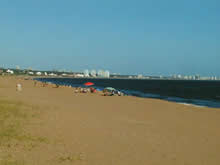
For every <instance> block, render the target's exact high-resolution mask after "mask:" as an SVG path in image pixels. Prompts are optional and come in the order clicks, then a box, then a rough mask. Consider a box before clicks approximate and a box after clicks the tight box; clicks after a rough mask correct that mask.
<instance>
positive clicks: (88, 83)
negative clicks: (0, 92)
mask: <svg viewBox="0 0 220 165" xmlns="http://www.w3.org/2000/svg"><path fill="white" fill-rule="evenodd" d="M84 85H85V86H92V85H94V83H92V82H87V83H85V84H84Z"/></svg>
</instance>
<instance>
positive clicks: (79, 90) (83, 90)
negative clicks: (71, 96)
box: [75, 87, 97, 93]
mask: <svg viewBox="0 0 220 165" xmlns="http://www.w3.org/2000/svg"><path fill="white" fill-rule="evenodd" d="M96 92H97V90H96V89H95V88H93V87H90V88H82V87H77V88H75V93H96Z"/></svg>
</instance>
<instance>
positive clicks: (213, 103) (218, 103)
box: [35, 78, 220, 108]
mask: <svg viewBox="0 0 220 165" xmlns="http://www.w3.org/2000/svg"><path fill="white" fill-rule="evenodd" d="M35 79H36V80H37V81H40V82H44V80H45V81H46V82H50V83H53V84H61V85H64V86H65V85H66V86H72V87H78V86H81V87H83V85H79V84H74V83H71V82H66V84H65V81H63V84H62V83H61V81H59V79H60V80H63V79H65V80H66V79H69V80H71V79H72V80H74V79H75V80H92V79H90V78H35ZM41 79H42V80H41ZM48 79H49V81H47V80H48ZM51 79H52V80H51ZM54 80H58V81H57V82H55V81H54ZM93 80H107V79H101V78H100V79H98V78H97V79H96V78H94V79H93ZM118 80H120V79H118ZM124 80H125V79H124ZM96 87H97V88H100V89H104V87H101V86H96ZM118 90H119V91H122V92H123V93H125V94H126V95H129V96H134V97H141V98H151V99H160V100H166V101H169V102H174V103H185V104H191V105H192V106H204V107H210V108H220V100H215V99H208V98H207V99H202V98H200V99H198V98H185V97H178V96H169V95H167V96H166V95H160V94H153V93H144V92H142V91H135V90H129V89H120V88H118Z"/></svg>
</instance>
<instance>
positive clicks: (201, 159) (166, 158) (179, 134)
mask: <svg viewBox="0 0 220 165" xmlns="http://www.w3.org/2000/svg"><path fill="white" fill-rule="evenodd" d="M17 83H20V84H22V91H20V92H19V91H16V84H17ZM0 99H2V100H7V101H11V102H19V103H22V104H24V105H26V107H27V108H26V111H25V113H30V114H31V116H32V118H30V119H28V122H27V123H26V124H23V126H22V127H23V128H22V130H24V131H23V132H24V133H25V134H28V135H30V136H31V137H38V138H37V139H38V140H33V138H29V141H31V142H29V141H28V142H26V141H20V140H18V138H17V139H15V140H13V139H12V141H11V142H8V144H9V145H10V146H13V147H7V146H4V145H3V144H2V147H1V146H0V156H1V157H3V155H4V157H6V158H5V159H7V157H8V156H7V154H8V155H10V159H11V160H10V161H13V160H15V161H16V160H17V161H21V162H22V163H23V164H28V165H32V164H33V165H35V164H36V165H58V164H64V165H65V164H77V165H78V164H79V165H80V164H82V165H147V164H149V165H177V164H178V165H197V164H198V165H218V164H220V157H219V156H218V154H219V153H220V131H219V126H220V109H218V108H206V107H196V106H192V105H182V104H177V103H173V102H168V101H163V100H159V99H146V98H138V97H133V96H123V97H121V96H114V97H108V96H106V97H104V96H101V94H92V93H91V94H83V93H74V90H73V89H72V88H69V87H60V88H54V87H53V86H52V85H49V86H47V87H42V86H41V85H40V84H37V86H34V82H33V80H24V78H23V77H13V76H12V77H7V76H6V77H0ZM22 106H23V105H22ZM21 109H22V108H21ZM30 139H31V140H30ZM15 141H16V142H15ZM30 143H31V144H30ZM23 146H28V149H27V148H25V147H23ZM30 146H33V147H31V149H30ZM1 159H3V158H1ZM0 161H1V160H0ZM3 161H4V160H3Z"/></svg>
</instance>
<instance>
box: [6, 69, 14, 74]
mask: <svg viewBox="0 0 220 165" xmlns="http://www.w3.org/2000/svg"><path fill="white" fill-rule="evenodd" d="M6 73H9V74H14V71H13V70H10V69H8V70H7V71H6Z"/></svg>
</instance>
